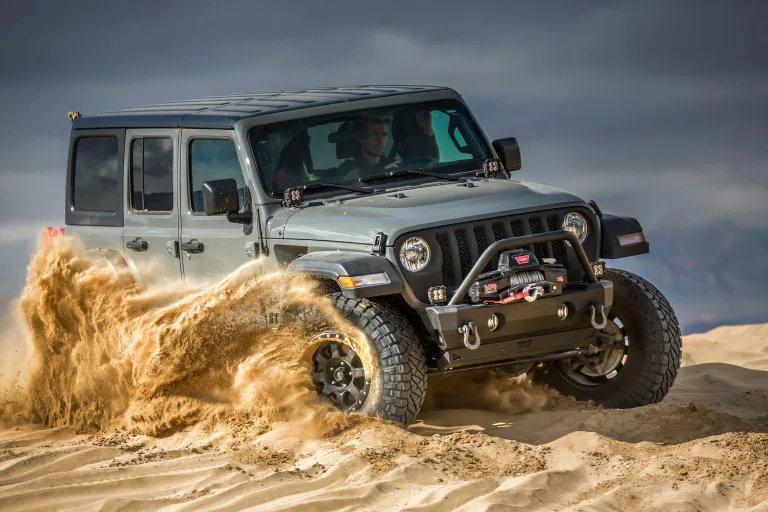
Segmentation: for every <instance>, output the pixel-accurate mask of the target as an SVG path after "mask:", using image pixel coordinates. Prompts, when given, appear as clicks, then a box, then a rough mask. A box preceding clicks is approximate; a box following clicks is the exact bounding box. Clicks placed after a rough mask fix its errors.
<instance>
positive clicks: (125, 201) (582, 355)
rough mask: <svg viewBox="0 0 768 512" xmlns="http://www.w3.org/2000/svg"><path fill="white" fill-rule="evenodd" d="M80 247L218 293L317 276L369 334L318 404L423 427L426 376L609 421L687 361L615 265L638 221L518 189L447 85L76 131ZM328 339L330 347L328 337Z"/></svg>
mask: <svg viewBox="0 0 768 512" xmlns="http://www.w3.org/2000/svg"><path fill="white" fill-rule="evenodd" d="M70 118H71V119H72V134H71V143H70V153H69V165H68V175H67V180H68V181H67V183H68V186H67V188H66V230H67V232H68V233H72V234H76V235H80V237H81V238H82V239H83V240H84V241H86V243H87V244H88V245H89V247H91V248H93V249H98V250H99V251H100V253H101V254H104V255H107V257H109V258H110V259H111V260H112V261H117V262H119V264H122V265H126V266H128V267H129V268H131V269H134V271H135V274H136V279H137V280H141V279H146V278H147V276H146V275H141V272H140V271H139V269H140V268H143V267H144V266H145V265H147V264H151V266H152V276H153V277H157V276H163V277H167V278H171V279H183V281H184V282H187V283H195V284H203V283H206V282H212V281H215V280H218V279H220V278H222V277H224V276H225V275H227V274H228V273H230V272H231V271H233V270H234V269H236V268H237V267H240V266H241V265H243V264H244V263H246V262H248V261H253V260H254V259H258V261H260V262H261V263H260V265H261V270H263V271H265V272H266V271H270V270H274V269H278V268H284V269H288V270H289V271H295V272H303V273H305V274H306V275H308V276H311V278H312V279H314V280H315V281H316V282H317V284H318V286H319V289H320V290H321V291H322V293H324V294H326V295H327V296H328V298H329V300H330V301H331V302H332V303H333V304H334V305H335V306H336V307H337V308H338V309H339V310H340V311H341V312H342V314H343V315H344V316H345V317H346V318H348V319H349V320H350V321H351V322H352V323H353V324H355V325H357V326H358V327H359V328H360V329H361V330H362V331H363V332H365V333H366V335H367V337H368V340H366V341H365V343H369V344H370V345H371V347H370V348H372V352H373V353H374V354H375V355H376V357H377V358H378V365H377V368H375V369H372V368H366V367H364V365H362V363H361V360H360V357H358V356H357V354H356V353H355V350H354V349H353V347H352V344H351V343H350V338H349V337H348V336H347V335H346V334H345V333H333V332H328V333H320V334H319V336H320V340H321V342H320V343H315V344H314V345H313V346H316V347H317V348H316V350H315V349H313V353H312V354H311V359H312V365H313V367H312V379H313V382H314V383H315V385H316V387H317V391H318V393H320V394H321V395H323V396H326V397H328V399H330V400H331V401H333V402H334V403H335V404H336V405H337V406H338V407H339V408H341V409H343V410H345V411H360V412H363V413H366V414H373V415H378V416H380V417H383V418H386V419H389V420H392V421H396V422H400V423H401V424H403V425H407V424H409V423H410V422H411V421H412V420H413V418H414V417H415V416H416V414H417V413H418V411H419V409H420V408H421V406H422V403H423V401H424V396H425V392H426V386H427V379H428V377H430V376H440V375H448V374H452V373H456V372H462V371H467V370H472V369H477V368H497V369H499V370H500V371H504V372H506V373H508V374H511V375H521V374H523V373H528V374H529V375H530V376H531V377H532V378H533V379H535V380H537V381H540V382H543V383H546V384H548V385H549V386H552V387H554V388H556V389H557V390H559V391H560V392H561V393H564V394H567V395H571V396H574V397H576V398H578V399H583V400H593V401H595V402H597V403H601V404H604V405H606V406H608V407H635V406H641V405H645V404H649V403H653V402H658V401H660V400H661V399H662V398H663V397H664V395H665V394H666V393H667V391H668V390H669V388H670V386H671V385H672V383H673V381H674V380H675V377H676V374H677V371H678V368H679V365H680V357H681V339H680V330H679V327H678V322H677V319H676V317H675V314H674V312H673V311H672V308H671V306H670V305H669V303H668V302H667V300H666V299H665V298H664V296H663V295H662V294H661V293H660V292H659V291H658V290H657V289H656V288H655V287H654V286H653V285H651V284H650V283H649V282H647V281H645V280H644V279H642V278H641V277H638V276H636V275H634V274H632V273H629V272H625V271H621V270H614V269H607V268H606V266H605V263H604V261H603V260H608V259H616V258H625V257H629V256H634V255H638V254H643V253H647V252H648V251H649V246H648V242H647V241H646V238H645V235H644V234H643V230H642V228H641V226H640V224H639V223H638V221H637V220H635V219H633V218H629V217H621V216H615V215H609V214H607V213H602V212H601V211H600V209H599V208H598V207H597V205H596V204H595V203H594V201H589V202H585V201H583V200H581V199H579V198H578V197H576V196H574V195H572V194H569V193H568V192H564V191H562V190H558V189H556V188H552V187H549V186H544V185H538V184H534V183H526V182H521V181H517V180H515V179H512V177H511V175H510V173H511V172H512V171H517V170H519V169H520V168H521V159H520V150H519V147H518V144H517V141H516V140H515V139H514V138H507V139H501V140H495V141H493V142H491V141H489V140H488V139H487V137H486V136H485V134H484V133H483V131H482V129H481V127H480V126H479V124H478V122H477V120H476V119H475V118H474V116H473V115H472V113H471V111H470V110H469V108H468V106H467V104H466V103H465V102H464V101H463V99H462V97H461V96H460V95H459V94H458V93H457V92H456V91H454V90H452V89H450V88H445V87H427V86H424V87H422V86H362V87H344V88H326V89H312V90H300V91H291V92H285V91H281V92H261V93H254V94H242V95H234V96H224V97H211V98H202V99H197V100H189V101H179V102H174V103H169V104H163V105H153V106H147V107H140V108H133V109H128V110H122V111H117V112H108V113H103V114H98V115H86V116H82V115H80V114H79V113H77V112H72V113H70ZM315 341H317V340H315Z"/></svg>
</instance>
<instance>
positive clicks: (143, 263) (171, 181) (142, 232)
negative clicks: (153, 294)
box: [123, 129, 181, 286]
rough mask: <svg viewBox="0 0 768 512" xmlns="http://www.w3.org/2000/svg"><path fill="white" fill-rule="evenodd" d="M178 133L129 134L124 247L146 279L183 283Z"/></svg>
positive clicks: (165, 131) (132, 263)
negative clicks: (178, 252)
mask: <svg viewBox="0 0 768 512" xmlns="http://www.w3.org/2000/svg"><path fill="white" fill-rule="evenodd" d="M178 145H179V132H178V130H174V129H144V130H127V131H126V133H125V159H124V160H125V161H124V165H125V185H126V186H125V189H124V190H126V191H127V195H128V197H127V200H126V201H125V209H124V215H125V227H124V230H123V252H124V254H125V258H126V260H127V261H128V262H129V264H131V265H132V266H133V267H134V269H135V271H136V272H137V274H138V276H139V278H140V279H141V282H142V284H144V285H146V286H148V285H151V284H161V285H162V284H167V283H173V282H176V284H178V285H180V284H181V282H180V281H181V262H180V260H179V257H178V256H177V253H176V247H177V245H178V242H179V201H178V198H179V189H178V179H177V178H178Z"/></svg>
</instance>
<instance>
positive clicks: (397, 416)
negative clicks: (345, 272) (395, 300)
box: [328, 293, 427, 426]
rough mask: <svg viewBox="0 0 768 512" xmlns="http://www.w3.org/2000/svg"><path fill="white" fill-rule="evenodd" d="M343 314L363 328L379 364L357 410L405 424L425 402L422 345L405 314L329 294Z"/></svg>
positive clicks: (387, 306) (388, 307) (410, 420)
mask: <svg viewBox="0 0 768 512" xmlns="http://www.w3.org/2000/svg"><path fill="white" fill-rule="evenodd" d="M328 297H329V298H330V300H331V302H332V304H333V305H334V307H336V309H338V310H339V311H340V312H341V314H342V316H344V317H345V318H346V319H347V320H349V321H350V322H352V323H353V324H354V325H355V326H356V327H357V328H358V329H360V330H361V331H363V332H364V333H365V335H366V336H367V338H368V341H369V342H370V344H371V346H370V347H369V348H370V349H371V350H370V352H371V353H372V354H373V356H374V358H375V359H376V362H377V364H378V368H376V369H375V370H373V375H370V376H369V377H368V378H370V392H369V393H368V395H367V398H366V401H365V403H364V404H363V405H362V407H361V408H360V409H359V412H361V413H364V414H369V415H372V416H378V417H380V418H383V419H385V420H389V421H394V422H396V423H400V424H401V425H403V426H408V425H409V424H410V423H411V422H412V421H413V419H414V418H415V417H416V415H417V414H418V413H419V410H420V409H421V406H422V405H423V404H424V397H425V396H426V391H427V372H426V359H425V356H424V348H423V346H422V344H421V341H420V340H419V337H418V335H417V334H416V331H415V329H414V328H413V326H412V325H411V324H410V322H409V321H408V320H407V319H406V317H405V316H404V315H403V314H402V313H400V312H399V311H397V310H396V309H394V308H392V307H390V306H389V305H387V304H384V303H380V302H374V301H371V300H368V299H350V298H347V297H345V296H344V295H343V294H342V293H333V294H330V295H328Z"/></svg>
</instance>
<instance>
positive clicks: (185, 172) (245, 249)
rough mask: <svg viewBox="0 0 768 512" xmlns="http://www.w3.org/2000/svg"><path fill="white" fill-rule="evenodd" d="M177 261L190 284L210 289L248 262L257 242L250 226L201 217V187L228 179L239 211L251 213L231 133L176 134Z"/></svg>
mask: <svg viewBox="0 0 768 512" xmlns="http://www.w3.org/2000/svg"><path fill="white" fill-rule="evenodd" d="M181 147H182V155H181V169H182V176H181V183H180V188H181V191H182V213H181V239H180V247H181V260H182V261H181V263H182V269H183V273H184V281H185V283H187V285H189V286H198V285H210V284H214V283H216V282H218V281H220V280H221V279H222V278H223V277H225V276H226V275H228V274H230V273H231V272H232V271H234V270H235V269H236V268H238V267H240V266H242V265H243V264H245V263H247V262H251V261H253V252H252V249H253V247H255V245H254V244H255V242H256V240H257V229H255V227H254V224H236V223H233V222H230V221H229V220H227V217H226V215H211V216H207V215H205V210H204V207H203V194H202V186H203V183H204V182H206V181H209V180H216V179H225V178H233V179H234V180H235V181H236V182H237V188H238V192H239V208H240V210H241V211H242V210H243V209H244V208H245V207H246V206H248V207H249V208H251V210H253V205H252V204H248V203H249V202H250V201H251V199H250V198H251V197H252V196H251V194H250V193H249V192H248V189H247V184H248V181H247V180H246V176H245V175H244V173H243V168H244V166H243V162H241V161H240V158H239V156H238V151H237V143H236V140H235V133H234V132H233V131H229V130H227V131H225V130H195V129H188V130H187V129H184V130H182V131H181Z"/></svg>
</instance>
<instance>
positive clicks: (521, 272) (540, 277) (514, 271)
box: [469, 249, 568, 304]
mask: <svg viewBox="0 0 768 512" xmlns="http://www.w3.org/2000/svg"><path fill="white" fill-rule="evenodd" d="M567 276H568V271H567V270H566V269H565V267H564V266H563V265H561V264H558V263H556V262H555V261H554V259H545V260H544V263H541V262H539V260H538V258H536V255H535V254H534V253H532V252H531V251H528V250H525V249H515V250H511V251H504V252H502V253H501V254H500V255H499V264H498V268H497V269H496V270H492V271H490V272H486V273H484V274H480V275H479V276H478V278H477V281H475V282H474V283H473V284H472V286H471V287H470V289H469V298H470V300H471V301H472V302H474V303H475V304H477V303H480V302H483V303H486V304H507V303H510V302H514V301H517V300H522V299H524V300H526V301H528V302H533V301H535V300H536V299H537V298H540V297H552V296H555V295H562V293H563V287H564V286H566V284H567Z"/></svg>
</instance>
